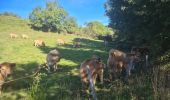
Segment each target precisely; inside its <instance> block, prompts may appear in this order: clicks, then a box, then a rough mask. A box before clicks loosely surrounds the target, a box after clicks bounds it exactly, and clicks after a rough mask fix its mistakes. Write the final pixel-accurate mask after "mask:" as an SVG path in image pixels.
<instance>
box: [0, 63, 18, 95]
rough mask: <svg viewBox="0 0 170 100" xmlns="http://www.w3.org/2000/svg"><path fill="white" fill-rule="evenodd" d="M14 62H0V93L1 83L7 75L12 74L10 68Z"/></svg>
mask: <svg viewBox="0 0 170 100" xmlns="http://www.w3.org/2000/svg"><path fill="white" fill-rule="evenodd" d="M15 65H16V64H15V63H9V62H4V63H1V64H0V93H1V91H2V85H3V84H4V82H5V79H6V78H7V76H8V75H10V74H12V68H13V67H14V66H15Z"/></svg>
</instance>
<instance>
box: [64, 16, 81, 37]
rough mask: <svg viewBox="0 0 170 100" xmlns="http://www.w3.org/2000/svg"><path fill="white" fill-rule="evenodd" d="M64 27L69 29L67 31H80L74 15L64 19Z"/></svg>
mask: <svg viewBox="0 0 170 100" xmlns="http://www.w3.org/2000/svg"><path fill="white" fill-rule="evenodd" d="M64 28H65V30H66V31H67V33H70V34H72V33H75V32H77V31H78V25H77V23H76V20H75V19H74V18H73V17H68V18H67V19H65V21H64Z"/></svg>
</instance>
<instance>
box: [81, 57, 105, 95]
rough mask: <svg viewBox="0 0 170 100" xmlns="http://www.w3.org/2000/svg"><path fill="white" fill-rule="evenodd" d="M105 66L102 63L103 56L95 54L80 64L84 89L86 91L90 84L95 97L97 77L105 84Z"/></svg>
mask: <svg viewBox="0 0 170 100" xmlns="http://www.w3.org/2000/svg"><path fill="white" fill-rule="evenodd" d="M104 67H105V65H104V64H103V63H102V60H101V58H99V57H97V56H93V57H92V58H91V59H88V60H85V61H84V62H83V63H82V64H81V66H80V77H81V82H82V87H83V91H86V89H88V86H90V89H91V91H92V95H93V97H94V98H96V96H95V87H94V85H95V83H96V78H97V77H99V78H100V81H101V84H103V70H104ZM85 94H86V92H85Z"/></svg>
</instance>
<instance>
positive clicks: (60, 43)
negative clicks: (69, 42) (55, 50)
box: [57, 39, 65, 45]
mask: <svg viewBox="0 0 170 100" xmlns="http://www.w3.org/2000/svg"><path fill="white" fill-rule="evenodd" d="M57 43H58V45H64V44H65V42H64V40H63V39H57Z"/></svg>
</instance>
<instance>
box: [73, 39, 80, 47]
mask: <svg viewBox="0 0 170 100" xmlns="http://www.w3.org/2000/svg"><path fill="white" fill-rule="evenodd" d="M80 41H81V40H80V39H77V40H76V41H75V42H74V43H73V47H74V48H80Z"/></svg>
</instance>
